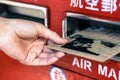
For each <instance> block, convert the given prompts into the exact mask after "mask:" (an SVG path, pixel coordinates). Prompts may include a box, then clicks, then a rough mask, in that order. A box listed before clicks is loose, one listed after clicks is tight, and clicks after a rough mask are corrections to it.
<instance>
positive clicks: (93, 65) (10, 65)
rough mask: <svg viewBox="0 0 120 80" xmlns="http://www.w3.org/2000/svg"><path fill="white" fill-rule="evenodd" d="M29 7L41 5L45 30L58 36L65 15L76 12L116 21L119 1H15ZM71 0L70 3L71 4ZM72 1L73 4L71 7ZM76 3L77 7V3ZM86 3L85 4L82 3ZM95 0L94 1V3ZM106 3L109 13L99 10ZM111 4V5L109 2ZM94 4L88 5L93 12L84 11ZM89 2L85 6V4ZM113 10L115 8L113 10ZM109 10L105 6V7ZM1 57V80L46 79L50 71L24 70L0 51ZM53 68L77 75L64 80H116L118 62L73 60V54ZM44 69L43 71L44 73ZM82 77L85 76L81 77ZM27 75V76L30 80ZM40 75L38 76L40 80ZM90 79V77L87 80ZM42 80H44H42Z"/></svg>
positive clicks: (119, 18) (119, 70)
mask: <svg viewBox="0 0 120 80" xmlns="http://www.w3.org/2000/svg"><path fill="white" fill-rule="evenodd" d="M15 1H20V2H25V3H30V4H35V5H39V6H45V7H47V8H48V10H49V11H48V19H49V21H48V22H49V28H50V29H52V30H54V31H55V32H57V33H58V34H60V35H61V34H62V27H61V26H62V20H63V19H64V17H65V12H68V11H69V12H76V13H80V14H85V15H89V16H93V17H97V18H102V19H107V20H113V21H120V14H119V11H120V8H119V7H120V6H119V4H120V0H64V1H62V0H15ZM72 1H73V2H72ZM74 1H75V3H76V5H75V4H74ZM76 1H79V5H77V2H76ZM85 1H86V2H85ZM97 1H98V2H97ZM105 1H106V2H107V3H110V4H111V5H110V6H111V8H110V11H109V9H108V11H107V12H105V11H102V9H103V7H104V6H105V5H103V4H104V2H105ZM112 1H113V2H112ZM114 1H115V2H114ZM93 2H94V3H96V2H97V3H96V4H93V5H91V7H94V9H96V10H91V9H88V8H87V7H90V5H89V4H90V3H93ZM88 3H89V4H88ZM115 7H116V8H115ZM108 8H109V6H108ZM0 54H2V56H0V57H1V58H0V65H2V66H0V72H1V75H0V76H1V77H2V79H3V80H8V79H9V80H17V79H18V80H21V79H22V78H23V77H24V79H22V80H40V78H42V77H43V76H44V75H43V74H42V73H44V74H45V75H46V77H49V75H48V71H49V70H50V66H48V67H28V66H24V65H21V64H19V63H17V62H16V61H14V60H12V59H9V58H8V57H6V56H5V55H3V53H2V52H1V53H0ZM55 65H57V66H59V67H62V68H63V69H66V72H67V71H68V70H69V71H68V73H70V74H72V71H74V72H76V73H79V74H75V73H74V75H77V76H79V77H80V76H81V77H80V78H82V79H79V78H77V77H76V79H73V78H71V79H69V78H67V80H91V79H90V78H92V79H97V80H120V62H116V61H112V60H108V61H106V62H104V63H100V62H96V61H93V60H88V59H85V58H82V57H77V56H73V55H66V56H65V57H64V58H62V59H61V60H60V61H58V62H57V63H55ZM45 70H46V72H44V71H45ZM82 75H85V76H86V78H87V79H85V77H83V76H82ZM30 76H31V77H30ZM40 76H41V77H40ZM88 77H90V78H88ZM42 80H47V79H45V77H43V79H42Z"/></svg>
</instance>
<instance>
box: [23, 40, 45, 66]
mask: <svg viewBox="0 0 120 80" xmlns="http://www.w3.org/2000/svg"><path fill="white" fill-rule="evenodd" d="M44 44H45V39H38V40H36V41H35V42H34V43H33V45H32V46H31V47H30V49H29V51H28V55H27V57H26V59H25V64H31V63H32V62H33V60H34V59H35V58H36V57H38V56H39V54H40V53H41V52H42V50H43V46H44Z"/></svg>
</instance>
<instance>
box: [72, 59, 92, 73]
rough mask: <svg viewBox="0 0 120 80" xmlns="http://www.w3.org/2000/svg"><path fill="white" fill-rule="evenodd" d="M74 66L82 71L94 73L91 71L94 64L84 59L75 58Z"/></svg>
mask: <svg viewBox="0 0 120 80" xmlns="http://www.w3.org/2000/svg"><path fill="white" fill-rule="evenodd" d="M72 66H76V67H78V68H81V69H85V70H89V71H92V69H91V67H92V63H91V62H90V61H88V60H84V59H80V60H78V58H77V57H75V58H74V59H73V63H72Z"/></svg>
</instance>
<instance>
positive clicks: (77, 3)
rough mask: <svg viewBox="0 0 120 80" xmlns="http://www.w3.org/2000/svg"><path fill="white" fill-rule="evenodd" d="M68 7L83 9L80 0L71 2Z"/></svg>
mask: <svg viewBox="0 0 120 80" xmlns="http://www.w3.org/2000/svg"><path fill="white" fill-rule="evenodd" d="M70 6H71V7H79V8H83V5H82V0H71V1H70Z"/></svg>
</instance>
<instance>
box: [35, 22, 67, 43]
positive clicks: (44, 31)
mask: <svg viewBox="0 0 120 80" xmlns="http://www.w3.org/2000/svg"><path fill="white" fill-rule="evenodd" d="M36 30H37V32H38V34H39V36H41V37H44V38H46V39H49V40H52V41H53V42H55V43H57V44H65V43H67V42H68V41H67V40H66V39H63V38H61V37H60V36H59V35H58V34H57V33H55V32H54V31H52V30H50V29H48V28H46V27H45V26H43V25H41V24H39V26H36Z"/></svg>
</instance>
